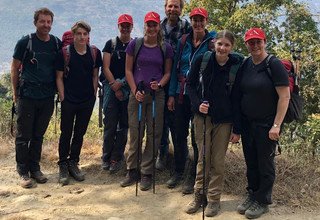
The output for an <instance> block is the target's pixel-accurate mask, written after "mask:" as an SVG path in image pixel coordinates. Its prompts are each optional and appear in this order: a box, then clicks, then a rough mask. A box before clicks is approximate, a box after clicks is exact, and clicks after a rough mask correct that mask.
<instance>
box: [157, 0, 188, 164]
mask: <svg viewBox="0 0 320 220" xmlns="http://www.w3.org/2000/svg"><path fill="white" fill-rule="evenodd" d="M183 6H184V1H183V0H165V5H164V9H165V14H166V17H165V18H164V19H163V20H162V21H161V23H160V26H161V30H162V33H163V36H164V40H165V41H166V42H167V43H169V44H170V45H171V46H172V49H173V53H175V52H176V48H177V44H178V39H179V38H180V37H181V36H182V35H183V34H187V33H189V32H190V29H191V27H190V23H189V21H187V20H186V19H185V18H180V17H179V16H180V15H181V12H182V9H183ZM168 90H169V84H167V85H166V86H165V87H164V91H165V103H167V101H168V98H169V96H168ZM173 122H174V112H173V111H169V109H168V106H167V105H165V106H164V113H163V131H162V137H161V143H160V146H159V155H158V158H157V161H156V168H157V169H158V170H164V169H165V168H166V162H167V156H168V152H169V129H170V132H171V137H172V144H173V145H174V143H175V140H174V135H175V133H174V123H173Z"/></svg>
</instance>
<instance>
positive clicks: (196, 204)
mask: <svg viewBox="0 0 320 220" xmlns="http://www.w3.org/2000/svg"><path fill="white" fill-rule="evenodd" d="M203 200H204V206H206V205H207V197H206V196H205V195H203V194H200V192H198V191H196V192H195V193H194V199H193V200H192V201H191V202H190V203H189V204H188V205H187V207H186V209H185V212H186V213H188V214H193V213H196V212H197V211H198V210H199V209H200V207H201V206H202V202H203Z"/></svg>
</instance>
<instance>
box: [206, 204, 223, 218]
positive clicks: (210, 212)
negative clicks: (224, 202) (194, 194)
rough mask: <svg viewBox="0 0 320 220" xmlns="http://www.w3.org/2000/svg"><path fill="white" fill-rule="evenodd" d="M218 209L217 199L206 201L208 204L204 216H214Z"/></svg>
mask: <svg viewBox="0 0 320 220" xmlns="http://www.w3.org/2000/svg"><path fill="white" fill-rule="evenodd" d="M219 210H220V202H219V201H216V202H208V205H207V207H206V210H205V215H206V217H213V216H216V215H217V214H218V212H219Z"/></svg>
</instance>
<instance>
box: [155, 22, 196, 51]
mask: <svg viewBox="0 0 320 220" xmlns="http://www.w3.org/2000/svg"><path fill="white" fill-rule="evenodd" d="M167 23H168V19H167V18H165V19H163V20H162V21H161V30H162V33H163V36H164V38H165V41H166V42H168V43H169V44H170V45H171V46H172V49H173V52H174V54H175V53H176V51H177V44H178V39H179V38H181V36H182V35H183V34H186V33H189V32H190V30H191V26H190V23H189V22H188V21H187V20H186V19H183V20H182V19H180V18H179V21H178V24H177V25H176V26H175V27H174V28H173V29H172V30H171V31H170V32H169V31H168V30H167V27H166V26H167Z"/></svg>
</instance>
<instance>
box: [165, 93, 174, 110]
mask: <svg viewBox="0 0 320 220" xmlns="http://www.w3.org/2000/svg"><path fill="white" fill-rule="evenodd" d="M167 106H168V109H169V111H174V110H175V106H174V97H173V96H170V97H169V99H168V102H167Z"/></svg>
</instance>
